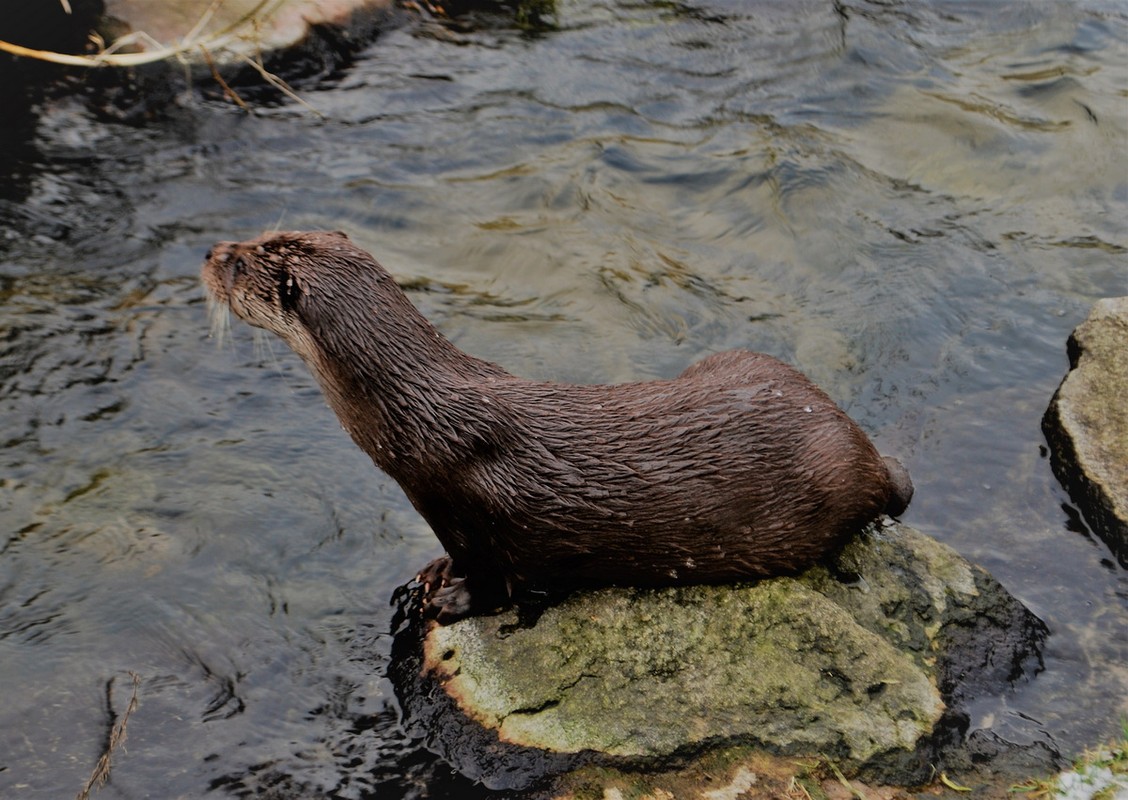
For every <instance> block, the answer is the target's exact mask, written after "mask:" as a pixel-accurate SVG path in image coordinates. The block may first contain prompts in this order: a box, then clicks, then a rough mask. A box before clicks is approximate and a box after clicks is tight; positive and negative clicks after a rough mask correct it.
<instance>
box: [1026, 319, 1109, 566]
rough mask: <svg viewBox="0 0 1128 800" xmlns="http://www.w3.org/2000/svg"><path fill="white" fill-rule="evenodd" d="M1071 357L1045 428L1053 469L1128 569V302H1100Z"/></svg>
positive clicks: (1077, 335)
mask: <svg viewBox="0 0 1128 800" xmlns="http://www.w3.org/2000/svg"><path fill="white" fill-rule="evenodd" d="M1067 350H1068V353H1069V365H1070V371H1069V373H1068V374H1067V375H1066V376H1065V379H1064V380H1063V381H1062V382H1061V386H1059V387H1058V390H1057V392H1056V393H1055V394H1054V397H1053V399H1052V400H1051V401H1050V406H1049V409H1048V410H1047V411H1046V415H1045V417H1044V418H1043V421H1042V429H1043V430H1044V431H1045V434H1046V439H1047V441H1048V442H1049V445H1050V460H1051V464H1052V466H1053V470H1054V474H1055V475H1057V478H1058V480H1059V481H1061V483H1062V485H1063V486H1065V488H1066V490H1067V491H1068V492H1069V495H1070V497H1071V498H1072V499H1073V501H1074V502H1075V503H1076V504H1077V505H1078V507H1079V508H1080V509H1081V513H1082V514H1083V515H1084V517H1085V520H1086V521H1087V522H1088V523H1089V525H1090V526H1091V527H1092V529H1093V530H1094V531H1095V532H1097V533H1098V534H1099V535H1100V536H1101V537H1102V538H1103V539H1104V540H1105V541H1106V542H1107V543H1108V545H1109V547H1110V548H1111V549H1112V551H1113V552H1114V553H1116V555H1117V557H1118V559H1119V560H1120V563H1121V564H1122V565H1124V566H1128V399H1126V398H1128V297H1113V298H1107V299H1105V300H1100V301H1098V302H1097V303H1096V304H1095V305H1094V306H1093V309H1092V311H1090V313H1089V318H1088V319H1087V320H1085V322H1083V323H1082V324H1081V325H1079V326H1077V329H1076V330H1075V331H1073V335H1072V336H1070V337H1069V343H1068V346H1067Z"/></svg>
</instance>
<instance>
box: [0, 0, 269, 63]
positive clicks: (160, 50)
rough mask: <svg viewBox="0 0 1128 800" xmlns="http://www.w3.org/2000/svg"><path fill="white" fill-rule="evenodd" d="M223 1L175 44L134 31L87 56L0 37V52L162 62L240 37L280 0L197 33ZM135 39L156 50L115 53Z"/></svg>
mask: <svg viewBox="0 0 1128 800" xmlns="http://www.w3.org/2000/svg"><path fill="white" fill-rule="evenodd" d="M63 2H64V8H65V7H66V5H65V4H66V0H63ZM223 2H224V0H213V2H212V3H211V4H210V5H209V6H208V7H207V9H205V10H204V13H203V14H202V15H201V16H200V19H199V20H198V21H197V22H196V24H195V25H194V26H193V27H192V30H190V31H189V32H188V34H187V35H186V36H184V37H183V38H182V39H181V40H180V42H179V43H178V44H175V45H161V44H160V43H159V42H157V41H156V40H154V39H153V37H151V36H149V35H148V34H146V33H145V32H144V31H138V32H136V33H130V34H127V35H125V36H123V37H121V38H120V39H118V40H116V41H115V42H114V43H113V44H111V45H110V46H109V47H108V48H105V49H103V50H101V51H99V52H97V53H95V54H94V55H90V56H78V55H72V54H70V53H56V52H55V51H53V50H37V49H35V48H32V47H24V46H23V45H18V44H13V43H12V42H6V41H3V40H0V51H3V52H6V53H11V54H12V55H16V56H21V57H24V58H34V59H38V60H40V61H49V62H51V63H53V64H64V65H66V66H71V67H107V66H111V67H136V66H139V65H141V64H151V63H153V62H155V61H165V60H167V59H170V58H182V57H183V56H184V54H185V53H187V52H189V51H191V50H195V49H196V48H198V47H208V48H210V49H211V50H218V49H222V47H223V46H224V45H226V44H227V43H228V42H230V41H232V40H233V39H237V38H240V37H241V36H242V34H243V33H244V32H245V29H248V28H249V29H251V30H254V29H255V28H256V23H257V20H258V18H259V17H260V16H262V15H265V14H269V13H270V12H271V11H273V9H272V8H271V6H277V5H280V4H281V2H282V0H259V2H258V3H257V4H255V6H254V7H253V8H252V9H251V10H250V11H248V12H247V13H246V14H243V15H242V16H241V17H239V19H237V20H235V21H234V22H232V23H231V24H230V25H227V26H226V27H224V28H221V29H220V30H218V31H216V32H215V33H212V34H209V35H208V36H206V37H203V36H201V32H202V30H203V29H204V27H205V26H206V25H207V24H208V22H210V21H211V18H212V17H213V16H214V15H215V12H216V11H217V10H218V8H219V7H220V6H221V5H222V4H223ZM139 41H145V42H146V43H147V44H154V45H156V49H155V50H152V51H151V52H145V53H118V52H115V51H116V50H118V49H120V48H121V47H123V46H125V45H127V44H133V43H135V42H139Z"/></svg>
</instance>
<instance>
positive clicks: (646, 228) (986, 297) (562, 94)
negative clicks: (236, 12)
mask: <svg viewBox="0 0 1128 800" xmlns="http://www.w3.org/2000/svg"><path fill="white" fill-rule="evenodd" d="M557 21H558V23H559V25H558V27H557V28H556V29H554V30H548V31H542V32H540V33H538V34H536V35H530V34H526V33H523V32H521V31H519V30H517V29H516V28H514V27H513V26H511V25H509V24H508V23H507V21H506V20H504V19H502V18H491V17H482V18H478V19H476V20H474V21H472V23H471V24H469V25H464V26H459V27H443V26H439V25H430V24H427V25H425V24H411V25H407V26H405V27H403V28H400V29H398V30H394V31H390V32H388V33H387V34H385V35H384V36H382V37H381V38H380V39H379V40H377V41H376V42H375V43H374V44H373V45H372V46H371V47H370V48H369V49H368V50H367V51H366V52H365V53H364V54H363V57H362V58H360V59H359V60H358V62H357V63H355V64H354V65H353V66H352V67H351V68H350V69H348V70H346V71H344V72H343V73H342V74H340V75H338V76H337V77H336V78H335V79H334V80H332V81H330V82H328V83H325V84H322V85H321V86H318V87H307V88H305V89H304V90H303V91H302V96H303V98H304V99H305V100H306V101H307V102H308V103H310V104H311V105H312V106H314V107H315V108H316V109H318V111H319V112H320V113H321V114H322V115H323V117H317V116H314V115H312V114H310V113H309V112H307V111H306V110H305V109H303V108H302V107H300V106H295V105H289V104H287V105H282V106H279V107H271V108H258V109H257V110H256V111H255V113H253V114H245V113H243V112H240V111H238V110H236V109H234V108H233V107H229V106H226V105H223V104H220V103H218V102H210V101H205V100H202V99H199V98H196V99H192V100H186V101H185V102H184V103H183V104H182V105H181V106H180V107H178V108H174V109H172V110H170V111H169V113H168V114H167V115H165V116H163V117H160V118H158V119H154V120H152V121H150V122H147V123H145V124H142V125H138V126H134V127H126V126H122V125H116V124H113V123H110V122H106V121H102V120H99V119H98V118H97V117H95V115H94V114H93V113H92V112H91V111H89V110H88V109H87V108H86V107H85V106H84V105H83V104H82V103H81V102H80V101H79V100H77V99H74V98H71V99H58V100H51V101H49V102H45V103H44V104H42V105H41V106H40V107H38V108H36V109H35V113H34V114H32V115H30V116H29V117H27V119H26V120H22V119H21V120H13V121H11V122H10V123H9V122H5V125H10V130H7V131H6V132H5V137H4V138H5V141H8V140H11V141H13V142H14V143H15V144H14V145H13V147H12V148H9V149H8V150H9V152H8V153H6V154H5V156H4V158H3V160H2V162H0V164H2V166H3V168H4V170H5V173H4V180H3V181H0V298H2V300H3V302H2V304H0V332H2V334H3V335H2V336H0V408H2V415H0V442H2V444H3V448H2V450H0V488H2V491H0V519H2V521H3V525H2V529H0V693H2V697H3V702H0V796H3V797H5V798H7V797H23V798H57V797H68V796H73V795H74V794H75V793H76V792H77V791H78V790H79V789H80V788H81V787H82V785H83V784H84V783H85V781H86V779H87V777H88V776H89V775H90V773H91V771H92V769H93V767H94V764H95V762H96V761H97V759H98V756H99V755H100V753H101V751H102V748H103V747H104V744H105V742H106V740H107V736H108V735H109V730H110V726H111V725H112V724H113V722H114V721H115V720H116V719H120V717H121V716H122V715H123V714H124V712H125V709H126V706H127V704H128V702H129V700H130V696H131V681H132V678H131V676H130V673H135V674H136V675H138V676H139V678H140V685H139V689H138V700H139V706H138V708H137V710H136V712H135V713H134V714H132V716H130V717H129V723H128V729H127V733H128V741H127V743H126V746H125V749H123V750H118V751H117V752H116V754H115V759H114V766H113V771H112V779H111V783H110V785H109V786H108V787H107V788H105V789H103V790H102V792H101V796H106V797H200V796H204V795H209V796H215V797H225V796H243V795H245V794H246V793H256V792H257V793H264V792H266V791H268V789H269V788H270V787H273V791H275V792H277V793H278V794H279V795H281V796H287V793H289V794H296V793H298V792H299V791H305V792H307V793H309V794H313V795H317V796H323V795H331V796H337V797H348V798H360V797H377V798H401V797H411V798H422V797H443V796H454V797H472V796H475V792H477V791H478V790H475V789H472V788H470V787H468V786H466V785H464V784H462V783H460V782H459V780H458V779H457V778H456V777H455V776H452V775H450V773H449V771H448V770H446V769H445V768H444V767H443V766H442V765H441V764H437V763H435V761H434V759H433V758H432V757H430V756H429V755H428V754H427V753H426V752H424V751H422V750H421V749H420V747H419V745H418V743H416V742H414V741H412V740H410V739H409V738H408V737H406V736H405V734H404V733H403V732H402V730H401V729H400V727H399V723H398V718H397V709H396V705H395V701H394V699H393V697H392V693H391V690H390V687H389V685H388V683H387V681H386V679H385V678H384V672H385V668H386V662H387V657H388V652H389V649H390V642H389V639H388V632H389V629H390V619H391V608H390V606H389V598H390V596H391V594H392V591H393V590H394V588H395V587H396V586H397V585H399V584H400V583H402V582H403V581H405V580H406V579H407V578H409V577H410V576H411V575H412V574H413V572H414V570H415V569H417V568H418V567H419V566H421V565H422V564H424V563H426V561H427V560H428V559H430V558H433V557H435V556H437V555H438V554H439V552H440V550H439V547H438V544H437V542H436V541H435V539H434V537H433V536H432V535H431V534H430V532H429V531H428V529H427V528H426V526H425V525H424V524H423V523H422V521H421V520H420V519H419V518H418V517H417V516H416V515H415V513H414V512H413V511H412V509H411V507H410V505H409V504H408V503H407V502H406V500H405V499H404V498H403V496H402V494H401V493H400V492H399V489H398V488H397V487H396V486H395V485H394V484H393V483H392V482H391V481H390V480H389V479H387V478H386V477H384V476H383V475H382V474H380V473H379V472H377V471H376V470H375V469H374V468H372V467H371V465H370V464H369V463H368V462H367V459H366V457H364V456H363V454H361V453H360V452H359V451H358V450H356V448H355V447H354V446H353V445H352V444H351V442H350V441H349V440H348V438H347V436H346V435H345V434H344V432H343V431H341V429H340V427H339V425H338V424H337V423H336V420H335V419H334V417H333V416H332V414H331V413H330V412H329V411H328V410H327V408H326V407H325V405H324V403H323V402H322V400H321V397H320V393H319V391H318V390H317V388H316V386H315V385H314V383H313V381H312V379H311V378H310V376H309V375H308V373H307V372H306V370H305V368H304V367H303V366H302V365H301V364H300V362H299V361H298V359H297V358H296V357H295V356H293V355H292V354H291V353H290V352H289V351H288V350H287V349H286V348H285V347H284V346H283V345H282V344H281V343H278V342H271V341H260V342H258V343H256V341H255V337H254V336H253V335H252V334H251V333H250V331H249V329H247V328H246V327H245V326H244V327H240V326H236V327H235V328H234V329H233V331H232V336H231V337H230V338H229V339H227V340H225V341H224V342H222V343H220V344H217V343H216V341H215V340H212V339H209V338H208V336H207V334H208V329H209V324H208V317H207V310H206V306H205V304H204V302H203V295H202V292H201V289H200V287H199V284H198V280H197V274H198V269H199V265H200V262H201V259H202V256H203V253H204V252H205V251H206V249H207V248H208V247H209V246H210V245H211V244H212V243H213V242H214V241H216V240H219V239H229V238H244V237H248V236H251V235H254V234H257V233H258V232H260V231H261V230H263V229H267V228H275V227H282V228H342V229H345V230H347V231H348V232H349V233H350V235H351V236H352V238H353V239H354V240H356V241H358V242H359V243H360V244H361V245H362V246H365V247H367V248H368V249H371V250H372V251H373V252H374V253H376V254H377V256H378V258H380V259H381V261H382V262H383V263H384V264H385V266H387V267H388V268H389V269H390V270H391V271H392V272H393V273H394V274H395V275H396V276H397V278H398V279H400V280H401V282H403V283H404V284H405V285H406V286H408V288H409V290H410V294H411V296H412V298H413V300H414V301H415V302H416V303H417V304H418V305H419V306H420V307H421V308H422V309H423V311H424V312H425V313H426V314H427V315H428V316H429V317H430V318H431V319H432V320H434V321H435V322H436V323H437V324H438V325H439V326H440V327H441V328H442V329H443V330H444V331H445V332H446V333H447V334H448V335H449V336H450V337H451V338H452V339H454V340H455V341H456V342H457V343H458V344H459V345H460V346H462V347H463V348H464V349H466V350H469V351H471V352H473V353H475V354H476V355H480V356H483V357H487V358H490V359H492V360H494V361H498V362H500V363H502V364H504V365H505V366H507V367H508V368H510V369H511V370H513V371H515V372H517V373H520V374H524V375H528V376H531V377H541V378H554V379H561V380H574V381H588V382H595V381H620V380H630V379H638V378H648V377H658V376H669V375H673V374H676V373H677V372H678V371H680V370H681V369H682V368H684V367H685V366H686V365H687V364H689V363H691V362H692V361H694V360H696V359H698V358H700V357H702V356H703V355H705V354H707V353H711V352H715V351H719V350H723V349H726V348H730V347H738V346H739V347H751V348H754V349H758V350H763V351H766V352H770V353H773V354H775V355H778V356H780V357H782V358H784V359H786V360H788V361H790V362H792V363H795V364H796V365H798V366H799V367H800V368H802V369H803V370H804V371H806V372H807V373H808V374H810V375H811V376H812V377H813V378H815V379H816V380H817V381H818V382H819V383H820V384H822V385H823V386H824V387H825V388H826V389H827V390H828V391H829V392H830V393H831V394H832V396H834V397H835V399H836V400H837V401H838V402H839V403H840V404H842V406H843V407H844V408H846V409H847V410H848V411H849V412H850V413H851V414H852V415H853V416H854V417H855V418H856V419H858V420H859V421H860V422H861V424H862V425H863V427H865V428H866V429H867V430H868V431H869V432H870V433H871V434H872V436H873V437H874V439H875V440H876V441H877V442H878V444H879V447H880V448H881V449H882V450H883V451H886V452H889V453H893V454H897V455H899V456H900V457H902V458H903V459H904V460H905V462H906V463H907V465H908V466H909V468H910V470H911V471H912V473H913V476H914V480H915V482H916V486H917V495H916V498H915V500H914V502H913V506H912V508H911V509H910V511H909V513H908V514H907V516H906V520H907V521H908V522H909V523H911V524H912V525H914V526H916V527H918V528H920V529H922V530H924V531H926V532H928V533H930V534H932V535H934V536H936V537H937V538H938V539H940V540H942V541H944V542H946V543H948V544H950V545H952V546H953V547H955V548H956V549H957V550H959V551H960V552H961V553H963V554H964V555H965V556H966V557H968V558H969V559H971V560H973V561H975V562H977V563H979V564H982V565H983V566H984V567H986V568H987V569H988V570H990V571H991V572H992V573H993V574H994V575H995V576H996V577H998V578H999V579H1000V580H1001V581H1002V583H1003V584H1004V585H1006V586H1007V587H1008V588H1009V589H1010V590H1011V591H1012V592H1013V593H1014V594H1016V595H1017V596H1018V597H1019V598H1020V599H1022V600H1023V601H1024V602H1025V603H1026V604H1027V605H1028V606H1030V607H1031V608H1032V609H1033V610H1034V611H1035V612H1036V613H1037V614H1038V615H1039V616H1041V617H1042V618H1043V619H1044V620H1045V621H1046V622H1047V624H1048V625H1049V627H1050V629H1051V631H1052V636H1051V638H1050V640H1049V643H1048V646H1047V651H1046V669H1045V671H1044V672H1043V673H1042V674H1041V675H1039V676H1038V677H1037V679H1036V680H1034V681H1032V682H1029V683H1027V684H1023V685H1021V686H1018V687H1016V688H1015V690H1014V691H1013V692H1011V693H1008V694H1007V695H1006V696H1005V697H1001V698H998V699H996V700H993V701H991V702H988V703H985V704H983V705H982V706H981V707H978V708H976V709H975V713H976V719H974V720H973V725H974V726H975V727H992V728H994V729H996V730H997V731H999V732H1000V733H1001V734H1002V735H1005V736H1007V737H1008V738H1010V739H1012V740H1016V741H1032V740H1041V741H1046V742H1050V743H1052V744H1053V745H1054V746H1055V747H1057V748H1060V749H1061V750H1062V751H1064V752H1066V753H1075V752H1078V751H1079V750H1081V749H1082V748H1083V747H1085V746H1086V745H1090V744H1093V743H1095V742H1096V741H1098V740H1100V739H1102V738H1105V737H1108V736H1110V735H1112V734H1113V733H1114V732H1115V731H1116V730H1117V728H1118V725H1119V722H1120V719H1122V718H1124V717H1125V716H1126V715H1128V691H1126V690H1128V643H1126V639H1125V637H1124V631H1125V630H1126V629H1128V577H1126V573H1125V571H1124V570H1123V569H1122V568H1121V567H1119V566H1118V565H1116V563H1115V561H1114V559H1113V558H1112V557H1111V555H1110V554H1109V551H1108V549H1107V548H1106V547H1105V546H1104V545H1103V544H1102V543H1101V542H1100V541H1099V540H1096V539H1095V538H1094V537H1092V536H1091V535H1089V533H1088V532H1087V531H1086V530H1085V528H1084V526H1083V525H1082V524H1080V523H1079V521H1078V519H1077V517H1076V515H1075V513H1073V512H1072V511H1071V510H1070V508H1069V506H1068V503H1067V498H1066V496H1065V495H1064V493H1063V492H1062V490H1061V489H1060V487H1059V486H1058V485H1057V483H1056V481H1055V480H1054V478H1053V476H1052V474H1051V471H1050V467H1049V464H1048V462H1047V460H1046V457H1045V454H1044V450H1043V439H1042V434H1041V432H1040V429H1039V423H1040V418H1041V415H1042V413H1043V411H1044V410H1045V407H1046V405H1047V403H1048V401H1049V398H1050V396H1051V395H1052V393H1053V391H1054V389H1055V388H1056V386H1057V383H1058V382H1059V381H1060V379H1061V377H1062V375H1063V374H1064V372H1065V370H1066V368H1067V362H1066V357H1065V340H1066V337H1067V336H1068V334H1069V332H1070V331H1071V330H1072V329H1073V327H1075V326H1076V325H1077V324H1078V323H1079V322H1080V321H1081V320H1082V319H1083V318H1084V317H1085V315H1086V313H1087V311H1088V309H1089V306H1090V305H1091V304H1092V302H1093V301H1095V300H1096V299H1098V298H1100V297H1104V296H1111V295H1120V294H1125V293H1126V292H1128V258H1126V253H1128V251H1126V248H1128V229H1126V223H1125V220H1126V219H1128V213H1126V212H1128V161H1126V157H1125V153H1126V152H1128V151H1126V145H1128V112H1126V103H1125V97H1126V93H1125V88H1124V87H1125V85H1128V12H1126V11H1125V9H1124V7H1123V6H1122V5H1120V4H1119V3H1116V2H1112V1H1111V0H1109V1H1107V2H1105V1H1103V0H1087V1H1086V2H1076V3H1064V2H1048V1H1047V2H1040V3H1028V2H1025V1H1023V2H1017V1H1016V2H1009V3H992V4H980V3H974V2H966V3H960V2H945V3H936V2H902V3H888V2H886V3H877V2H862V1H861V0H854V1H853V2H845V3H832V2H829V1H826V2H824V1H823V0H808V1H807V2H802V3H787V4H783V3H778V4H777V3H745V2H729V3H726V2H723V1H722V0H702V1H701V2H695V3H691V4H674V3H657V2H655V3H643V2H602V3H600V2H592V0H562V2H561V3H560V6H559V15H558V20H557Z"/></svg>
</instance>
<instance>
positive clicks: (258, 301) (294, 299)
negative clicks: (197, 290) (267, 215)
mask: <svg viewBox="0 0 1128 800" xmlns="http://www.w3.org/2000/svg"><path fill="white" fill-rule="evenodd" d="M334 244H337V245H344V246H345V247H347V248H348V249H349V250H352V249H353V247H352V244H351V243H350V242H349V241H348V237H347V236H346V235H345V234H343V233H340V232H334V233H323V232H313V233H302V232H289V233H267V234H263V235H262V236H259V237H258V238H256V239H251V240H249V241H246V242H219V243H218V244H216V245H215V246H214V247H213V248H212V249H211V250H209V251H208V254H207V258H206V260H205V261H204V266H203V270H202V271H201V275H202V277H203V281H204V286H206V287H207V289H208V293H209V294H210V295H211V298H212V299H213V300H215V301H216V302H217V303H220V304H221V305H225V306H227V307H228V308H230V309H231V310H232V311H234V312H235V314H236V315H237V316H238V317H239V318H240V319H242V320H243V321H245V322H248V323H250V324H251V325H254V326H256V327H259V328H264V329H266V330H268V331H270V332H272V333H276V334H278V335H279V336H281V337H282V338H283V339H285V340H286V341H287V342H288V343H289V344H291V346H293V345H295V344H296V342H295V341H294V336H295V334H296V332H297V331H298V330H299V329H302V328H304V325H303V324H302V306H303V303H304V300H305V298H306V296H307V295H308V293H309V292H310V291H311V290H313V289H314V288H315V286H316V284H318V283H319V282H321V281H320V280H319V276H318V275H317V273H316V271H315V269H314V267H313V266H312V264H311V262H312V261H314V260H315V259H316V256H315V254H317V255H320V254H324V253H325V252H326V251H327V250H330V249H332V247H333V245H334Z"/></svg>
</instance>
